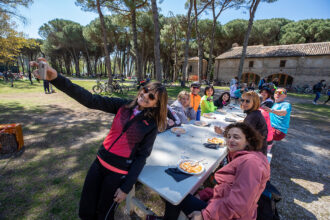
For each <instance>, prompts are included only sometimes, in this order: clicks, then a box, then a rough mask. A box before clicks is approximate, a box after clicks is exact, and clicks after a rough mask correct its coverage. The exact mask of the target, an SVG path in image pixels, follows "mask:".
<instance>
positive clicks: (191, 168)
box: [179, 161, 203, 174]
mask: <svg viewBox="0 0 330 220" xmlns="http://www.w3.org/2000/svg"><path fill="white" fill-rule="evenodd" d="M179 167H180V169H181V170H183V171H185V172H187V173H191V174H198V173H201V172H202V171H203V166H202V165H201V164H199V163H197V164H195V162H194V161H182V162H181V163H180V165H179Z"/></svg>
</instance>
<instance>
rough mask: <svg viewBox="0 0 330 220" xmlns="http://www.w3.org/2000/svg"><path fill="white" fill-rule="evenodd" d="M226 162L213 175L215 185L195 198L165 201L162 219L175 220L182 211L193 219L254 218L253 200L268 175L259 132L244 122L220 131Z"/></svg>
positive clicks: (267, 164)
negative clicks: (176, 202) (225, 151)
mask: <svg viewBox="0 0 330 220" xmlns="http://www.w3.org/2000/svg"><path fill="white" fill-rule="evenodd" d="M224 137H225V138H226V144H227V148H228V157H229V159H230V160H229V163H228V164H227V165H226V166H224V167H222V168H221V169H219V170H218V171H217V172H216V173H215V175H214V177H215V180H216V182H217V185H216V186H215V187H214V188H213V189H212V188H205V189H204V190H202V191H200V192H199V193H198V194H197V195H196V197H194V196H193V195H191V194H189V195H188V196H187V197H186V198H185V199H184V200H183V201H182V202H181V203H180V204H179V205H177V206H174V205H172V204H171V203H168V202H166V208H165V216H164V219H166V220H175V219H177V218H178V216H179V214H180V211H183V212H184V213H185V214H186V215H187V216H189V217H190V218H191V219H193V220H211V219H212V220H216V219H242V220H243V219H249V220H250V219H251V220H252V219H256V218H257V207H258V205H257V202H258V200H259V197H260V195H261V193H262V192H263V190H264V189H265V186H266V182H267V181H268V180H269V177H270V167H269V163H268V161H267V158H266V156H265V155H263V154H262V153H261V152H260V150H261V147H262V137H261V135H260V134H259V133H258V132H257V131H256V130H255V129H253V128H252V127H250V126H249V125H247V124H244V123H235V124H230V125H228V126H227V127H226V129H225V131H224Z"/></svg>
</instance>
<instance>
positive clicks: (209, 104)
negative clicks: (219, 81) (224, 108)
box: [201, 86, 217, 115]
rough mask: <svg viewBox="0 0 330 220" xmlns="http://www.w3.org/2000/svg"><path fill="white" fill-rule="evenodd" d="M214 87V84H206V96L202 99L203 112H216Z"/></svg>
mask: <svg viewBox="0 0 330 220" xmlns="http://www.w3.org/2000/svg"><path fill="white" fill-rule="evenodd" d="M213 95H214V89H213V86H206V87H205V91H204V96H203V97H202V99H201V111H202V112H201V113H202V115H203V114H204V113H209V112H214V111H215V110H216V109H217V108H216V107H215V106H214V103H213Z"/></svg>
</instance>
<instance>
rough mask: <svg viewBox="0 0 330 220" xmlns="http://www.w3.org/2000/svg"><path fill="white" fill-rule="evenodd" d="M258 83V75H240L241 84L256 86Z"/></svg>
mask: <svg viewBox="0 0 330 220" xmlns="http://www.w3.org/2000/svg"><path fill="white" fill-rule="evenodd" d="M259 81H260V76H259V75H258V74H255V73H243V75H242V82H243V83H247V84H249V83H252V82H253V83H255V84H256V85H258V83H259Z"/></svg>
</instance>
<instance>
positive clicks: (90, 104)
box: [30, 58, 128, 114]
mask: <svg viewBox="0 0 330 220" xmlns="http://www.w3.org/2000/svg"><path fill="white" fill-rule="evenodd" d="M40 61H44V62H47V60H46V59H44V58H38V62H40ZM30 65H31V66H34V67H38V63H37V62H35V61H32V62H30ZM33 74H34V75H35V76H36V77H37V78H40V76H39V75H38V71H37V70H34V71H33ZM45 79H46V80H48V81H50V82H51V83H52V84H53V85H54V86H55V87H56V88H58V89H59V90H61V91H63V92H64V93H66V94H67V95H69V96H70V97H71V98H73V99H75V100H76V101H78V102H79V103H80V104H82V105H84V106H86V107H87V108H92V109H98V110H101V111H105V112H109V113H114V114H116V113H117V111H118V109H119V108H120V107H121V106H122V105H124V104H126V103H127V102H128V101H127V100H125V99H119V98H109V97H104V96H100V95H93V94H92V93H90V92H89V91H87V90H86V89H84V88H82V87H80V86H78V85H76V84H74V83H72V82H71V81H70V80H69V79H67V78H65V77H64V76H61V75H60V74H58V73H57V71H56V70H55V69H53V68H52V67H51V66H49V65H47V72H46V76H45Z"/></svg>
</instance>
